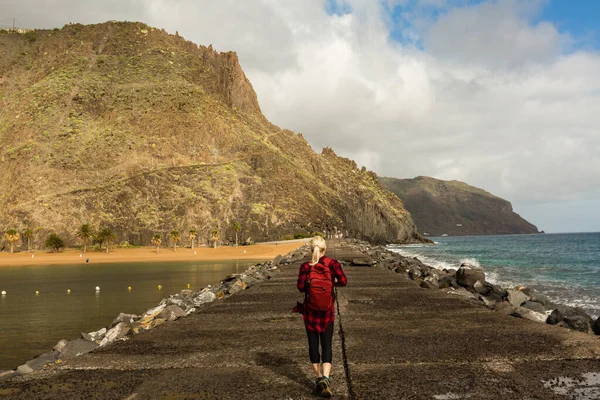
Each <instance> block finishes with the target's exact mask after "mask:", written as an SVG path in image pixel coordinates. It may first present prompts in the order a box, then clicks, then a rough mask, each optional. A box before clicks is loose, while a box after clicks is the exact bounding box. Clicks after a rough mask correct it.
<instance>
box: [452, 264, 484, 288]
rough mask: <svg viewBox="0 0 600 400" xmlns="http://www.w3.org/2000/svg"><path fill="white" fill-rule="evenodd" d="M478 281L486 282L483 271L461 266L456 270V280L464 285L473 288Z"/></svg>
mask: <svg viewBox="0 0 600 400" xmlns="http://www.w3.org/2000/svg"><path fill="white" fill-rule="evenodd" d="M477 281H480V282H485V273H484V272H483V271H479V270H475V269H470V268H459V269H458V271H456V282H458V284H459V285H461V286H462V287H468V288H472V287H473V285H475V282H477Z"/></svg>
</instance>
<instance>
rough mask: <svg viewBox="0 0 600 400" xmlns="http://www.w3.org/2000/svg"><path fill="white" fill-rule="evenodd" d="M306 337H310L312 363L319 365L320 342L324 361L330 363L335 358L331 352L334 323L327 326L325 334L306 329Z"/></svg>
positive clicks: (309, 346)
mask: <svg viewBox="0 0 600 400" xmlns="http://www.w3.org/2000/svg"><path fill="white" fill-rule="evenodd" d="M306 336H308V353H309V354H310V362H311V363H313V364H318V363H319V359H320V358H321V357H320V356H319V340H320V341H321V350H322V351H323V358H322V361H323V362H324V363H330V364H331V360H332V358H333V355H332V351H331V342H332V341H333V322H332V323H330V324H329V325H327V329H325V332H316V331H311V330H310V329H308V328H306Z"/></svg>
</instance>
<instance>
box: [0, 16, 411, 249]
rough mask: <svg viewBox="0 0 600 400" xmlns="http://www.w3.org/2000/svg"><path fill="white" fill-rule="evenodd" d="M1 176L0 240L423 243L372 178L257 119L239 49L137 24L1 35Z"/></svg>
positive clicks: (394, 200)
mask: <svg viewBox="0 0 600 400" xmlns="http://www.w3.org/2000/svg"><path fill="white" fill-rule="evenodd" d="M0 180H1V181H2V182H3V184H2V185H1V187H0V229H6V228H8V227H13V226H16V227H17V228H18V229H20V230H23V229H25V227H32V228H33V229H36V231H37V232H39V236H40V237H46V236H47V235H48V234H49V233H50V232H56V233H57V234H58V235H60V236H61V237H63V238H64V240H65V244H66V245H72V244H75V243H80V242H81V240H82V239H81V238H79V237H78V235H77V233H76V230H75V229H74V227H78V226H81V224H83V223H86V224H87V223H89V224H90V227H91V228H92V229H94V230H100V228H101V227H102V228H110V229H111V232H113V233H114V235H113V236H111V237H110V238H109V239H108V242H113V241H114V242H116V243H120V242H125V241H127V242H128V243H131V244H138V245H139V244H144V245H147V244H150V243H151V242H153V240H152V239H153V237H154V236H155V235H156V234H157V233H158V234H160V235H161V236H164V237H167V235H168V234H169V232H171V231H172V230H175V229H176V230H178V231H181V232H188V231H189V230H190V229H192V228H195V230H197V237H198V240H199V243H207V242H209V241H210V239H211V236H213V235H211V231H213V230H217V231H218V232H220V233H219V237H220V240H221V241H227V242H230V243H231V242H233V241H234V237H235V236H236V234H237V233H239V235H240V239H241V241H242V242H245V241H247V240H248V238H251V239H252V241H260V240H274V239H279V238H280V237H282V236H284V235H289V234H296V233H298V232H306V233H308V232H313V231H322V232H324V233H325V234H326V235H332V234H336V233H343V234H344V235H346V236H355V237H358V238H361V239H367V240H372V241H378V242H406V241H412V240H419V236H418V234H417V233H416V231H415V227H414V224H413V222H412V220H411V217H410V215H409V214H408V212H407V211H406V210H405V209H404V208H403V206H402V202H401V201H400V200H399V199H398V198H397V197H396V196H394V195H392V194H391V193H389V192H388V191H386V190H384V189H383V188H382V187H381V186H380V185H379V182H378V180H377V176H376V175H375V174H373V173H371V172H368V171H366V170H364V169H359V168H358V167H357V165H356V164H355V163H354V162H353V161H351V160H348V159H344V158H341V157H338V156H337V155H336V154H335V153H334V152H333V150H330V149H325V150H323V152H322V153H321V154H317V153H315V152H314V151H313V150H312V148H311V147H310V146H309V145H308V143H307V142H306V141H305V140H304V138H303V137H302V135H299V134H295V133H293V132H291V131H289V130H282V129H280V128H278V127H276V126H274V125H273V124H271V123H269V122H268V121H267V120H266V119H265V117H264V116H263V115H262V114H261V111H260V107H259V105H258V101H257V98H256V94H255V92H254V90H253V88H252V86H251V84H250V82H249V81H248V79H247V78H246V76H245V75H244V73H243V71H242V69H241V67H240V65H239V62H238V59H237V56H236V54H235V53H218V52H216V51H214V50H213V49H212V48H211V47H208V48H207V47H203V46H198V45H196V44H194V43H191V42H189V41H186V40H184V39H183V38H181V37H180V36H179V35H169V34H167V33H166V32H165V31H163V30H159V29H153V28H151V27H148V26H146V25H144V24H141V23H124V22H108V23H104V24H99V25H89V26H84V25H79V24H72V25H67V26H65V27H64V28H62V29H59V30H48V31H40V30H37V31H33V32H27V33H26V34H18V33H7V32H0ZM233 221H239V223H240V227H241V228H240V230H239V232H238V230H237V228H235V229H234V228H233V226H234V225H232V222H233ZM154 242H155V241H154Z"/></svg>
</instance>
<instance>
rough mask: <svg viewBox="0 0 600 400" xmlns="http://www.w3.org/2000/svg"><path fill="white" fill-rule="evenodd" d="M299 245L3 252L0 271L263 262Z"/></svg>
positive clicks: (296, 243) (282, 243)
mask: <svg viewBox="0 0 600 400" xmlns="http://www.w3.org/2000/svg"><path fill="white" fill-rule="evenodd" d="M303 244H304V242H303V241H294V242H292V243H286V241H283V242H270V243H265V244H261V243H258V244H254V245H250V246H222V247H217V248H216V249H215V248H212V247H197V248H194V250H192V249H191V248H189V247H179V248H177V251H173V249H172V248H161V249H160V252H159V253H158V254H156V248H155V247H150V246H148V247H139V248H133V249H114V250H111V251H110V252H109V253H106V252H105V251H97V250H94V251H87V252H85V253H84V252H83V251H82V250H78V249H68V250H65V251H62V252H60V253H50V252H46V251H39V250H38V251H32V252H29V253H28V252H25V251H24V252H19V253H14V254H10V253H5V252H3V253H0V269H1V268H4V267H22V266H45V265H58V264H62V265H65V264H67V265H77V264H85V260H86V258H89V264H90V265H91V264H107V263H138V262H140V263H141V262H177V261H180V262H193V261H232V260H263V259H264V260H267V259H273V258H275V257H277V256H278V255H280V254H287V253H290V252H292V251H294V250H296V249H298V248H299V247H301V246H302V245H303ZM194 252H195V254H194ZM32 255H33V256H34V257H33V258H32V257H31V256H32Z"/></svg>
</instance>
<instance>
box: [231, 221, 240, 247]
mask: <svg viewBox="0 0 600 400" xmlns="http://www.w3.org/2000/svg"><path fill="white" fill-rule="evenodd" d="M231 229H233V231H234V232H235V245H236V246H237V245H238V232H239V231H240V230H241V229H242V226H241V225H240V223H239V222H238V221H235V222H234V223H233V224H231Z"/></svg>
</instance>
